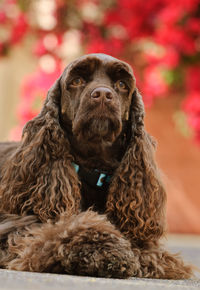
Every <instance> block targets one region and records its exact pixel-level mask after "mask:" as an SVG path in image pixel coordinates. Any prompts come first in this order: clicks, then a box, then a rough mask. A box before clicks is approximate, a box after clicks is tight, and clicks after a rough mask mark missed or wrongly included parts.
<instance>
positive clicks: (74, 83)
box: [71, 78, 84, 87]
mask: <svg viewBox="0 0 200 290" xmlns="http://www.w3.org/2000/svg"><path fill="white" fill-rule="evenodd" d="M82 84H84V80H83V79H82V78H76V79H74V80H73V81H72V82H71V85H72V86H74V87H78V86H81V85H82Z"/></svg>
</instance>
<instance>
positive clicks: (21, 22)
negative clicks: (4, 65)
mask: <svg viewBox="0 0 200 290" xmlns="http://www.w3.org/2000/svg"><path fill="white" fill-rule="evenodd" d="M27 30H28V23H27V20H26V16H25V15H24V14H20V15H19V16H18V18H17V19H16V20H15V24H14V25H13V27H12V31H11V36H10V42H11V44H15V43H17V42H19V41H20V40H21V39H22V38H23V37H24V35H25V34H26V32H27Z"/></svg>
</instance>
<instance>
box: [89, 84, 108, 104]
mask: <svg viewBox="0 0 200 290" xmlns="http://www.w3.org/2000/svg"><path fill="white" fill-rule="evenodd" d="M91 98H93V99H94V100H95V101H100V100H101V99H104V101H107V102H108V101H111V100H112V98H113V95H112V91H111V90H110V89H109V88H105V87H99V88H96V89H94V90H93V91H92V93H91Z"/></svg>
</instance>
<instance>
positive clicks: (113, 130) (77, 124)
mask: <svg viewBox="0 0 200 290" xmlns="http://www.w3.org/2000/svg"><path fill="white" fill-rule="evenodd" d="M121 130H122V121H121V118H120V114H119V112H117V111H116V110H114V108H110V109H108V108H106V107H105V106H104V105H99V106H98V108H95V109H94V110H91V108H90V109H87V110H85V111H84V112H80V114H77V115H76V117H75V119H74V122H73V134H74V135H75V136H76V138H77V140H79V141H84V142H91V143H98V142H100V143H103V142H106V143H113V142H114V141H115V139H116V138H117V137H118V136H119V134H120V132H121Z"/></svg>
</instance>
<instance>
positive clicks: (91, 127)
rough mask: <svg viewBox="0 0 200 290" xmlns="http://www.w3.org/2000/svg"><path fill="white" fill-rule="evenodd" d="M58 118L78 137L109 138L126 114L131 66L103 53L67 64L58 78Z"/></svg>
mask: <svg viewBox="0 0 200 290" xmlns="http://www.w3.org/2000/svg"><path fill="white" fill-rule="evenodd" d="M60 86H61V100H60V106H61V107H60V120H61V123H62V126H64V127H65V128H69V127H71V128H72V132H73V135H75V136H76V137H77V139H78V140H80V141H81V140H84V141H86V142H95V143H96V142H111V143H112V142H113V141H114V140H115V139H116V138H117V136H119V134H120V132H121V131H122V128H123V124H124V122H126V120H128V118H129V111H130V105H131V100H132V94H133V91H134V89H135V79H134V76H133V72H132V69H131V67H130V66H129V65H128V64H126V63H125V62H122V61H120V60H118V59H116V58H113V57H111V56H108V55H105V54H90V55H86V56H83V57H80V58H79V59H77V60H75V61H74V62H72V63H71V64H69V65H68V66H67V67H66V69H65V71H64V72H63V74H62V76H61V79H60Z"/></svg>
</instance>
